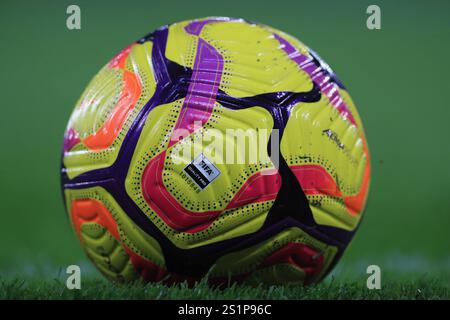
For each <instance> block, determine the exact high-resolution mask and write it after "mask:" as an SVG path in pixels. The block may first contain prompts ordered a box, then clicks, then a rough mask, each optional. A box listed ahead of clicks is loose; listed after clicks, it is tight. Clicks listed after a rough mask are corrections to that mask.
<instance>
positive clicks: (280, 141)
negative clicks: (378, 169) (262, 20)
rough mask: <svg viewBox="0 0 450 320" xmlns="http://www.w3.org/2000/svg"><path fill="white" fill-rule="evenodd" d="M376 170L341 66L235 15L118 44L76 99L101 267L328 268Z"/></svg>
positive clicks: (79, 220)
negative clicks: (120, 47) (342, 78)
mask: <svg viewBox="0 0 450 320" xmlns="http://www.w3.org/2000/svg"><path fill="white" fill-rule="evenodd" d="M242 135H243V138H242ZM369 180H370V161H369V153H368V147H367V143H366V139H365V135H364V131H363V127H362V123H361V120H360V118H359V115H358V113H357V110H356V108H355V105H354V103H353V102H352V100H351V98H350V96H349V94H348V92H347V90H346V89H345V87H344V86H343V85H342V83H341V82H340V81H339V80H338V78H337V77H336V75H335V74H334V73H333V71H332V70H331V69H330V67H329V66H328V65H327V64H326V63H325V62H324V61H323V60H322V59H321V58H320V57H319V56H318V55H317V54H316V53H314V52H313V51H312V50H311V49H309V48H308V47H306V46H305V45H304V44H302V43H301V42H300V41H299V40H297V39H296V38H294V37H292V36H290V35H287V34H286V33H283V32H281V31H279V30H276V29H273V28H270V27H268V26H265V25H261V24H257V23H252V22H247V21H244V20H242V19H230V18H205V19H199V20H191V21H184V22H180V23H175V24H171V25H169V26H164V27H161V28H159V29H158V30H156V31H154V32H152V33H151V34H149V35H147V36H145V37H143V38H141V39H139V40H138V41H137V42H135V43H133V44H131V45H129V46H128V47H126V48H125V49H123V50H122V51H121V52H120V53H119V54H117V55H116V56H115V57H114V58H113V59H112V60H111V61H110V62H109V63H108V64H107V65H106V66H104V67H103V68H102V69H101V70H100V72H99V73H98V74H97V75H96V76H95V77H94V78H93V79H92V80H91V82H90V83H89V85H88V87H87V89H86V90H85V91H84V93H83V94H82V96H81V98H80V99H79V101H78V103H77V105H76V107H75V110H74V111H73V114H72V116H71V118H70V120H69V123H68V126H67V130H66V133H65V136H64V148H63V155H62V169H61V181H62V189H63V194H64V198H65V199H64V200H65V204H66V208H67V212H68V215H69V217H70V220H71V223H72V225H73V228H74V230H75V232H76V234H77V235H78V237H79V239H80V241H81V244H82V246H83V247H84V249H85V251H86V253H87V255H88V257H89V258H90V259H91V260H92V261H93V263H94V264H95V265H96V266H97V268H98V269H99V270H100V271H101V272H102V273H103V274H104V275H105V276H107V277H108V278H110V279H114V280H119V281H130V280H134V279H144V280H145V281H165V282H168V283H174V282H180V281H188V282H189V283H193V282H195V281H197V280H199V279H201V278H202V277H205V276H207V278H208V280H209V281H210V282H211V283H215V284H226V283H231V282H236V281H238V282H241V281H245V282H246V283H260V282H263V283H268V284H284V283H300V284H309V283H313V282H318V281H320V280H321V279H322V278H323V277H324V276H325V275H326V274H327V273H328V272H329V271H330V270H331V269H332V268H333V266H334V265H335V264H336V262H337V261H338V260H339V258H340V257H341V256H342V254H343V252H344V250H345V248H346V247H347V245H348V244H349V242H350V241H351V239H352V237H353V235H354V233H355V231H356V229H357V227H358V225H359V222H360V220H361V214H362V212H363V209H364V206H365V202H366V197H367V192H368V187H369Z"/></svg>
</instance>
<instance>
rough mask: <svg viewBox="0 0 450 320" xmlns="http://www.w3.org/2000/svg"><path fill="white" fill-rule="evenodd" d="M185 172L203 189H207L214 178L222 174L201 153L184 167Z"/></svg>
mask: <svg viewBox="0 0 450 320" xmlns="http://www.w3.org/2000/svg"><path fill="white" fill-rule="evenodd" d="M184 172H186V174H187V175H188V176H189V177H190V178H191V180H192V181H194V182H195V184H196V185H198V186H199V187H200V188H201V189H205V188H206V187H207V186H208V185H209V184H210V183H211V182H212V181H213V180H214V179H216V178H217V177H218V176H219V175H220V170H219V169H217V167H216V166H215V165H214V164H213V163H212V162H211V161H209V160H208V158H206V157H205V155H204V154H203V153H201V154H200V155H199V156H198V157H197V158H195V159H194V161H192V162H191V163H190V164H188V165H187V166H186V167H185V168H184Z"/></svg>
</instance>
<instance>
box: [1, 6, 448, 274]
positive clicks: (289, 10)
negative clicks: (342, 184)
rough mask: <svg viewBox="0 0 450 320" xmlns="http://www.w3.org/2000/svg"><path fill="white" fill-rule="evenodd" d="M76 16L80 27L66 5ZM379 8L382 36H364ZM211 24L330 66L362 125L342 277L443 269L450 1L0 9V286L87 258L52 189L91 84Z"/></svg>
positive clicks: (445, 257)
mask: <svg viewBox="0 0 450 320" xmlns="http://www.w3.org/2000/svg"><path fill="white" fill-rule="evenodd" d="M69 4H77V5H79V6H80V8H81V25H82V29H81V30H73V31H71V30H68V29H67V28H66V18H67V15H66V8H67V6H68V5H69ZM369 4H377V5H379V6H380V7H381V12H382V29H381V30H379V31H370V30H368V29H367V28H366V19H367V17H368V15H367V14H366V8H367V6H368V5H369ZM209 15H217V16H232V17H242V18H246V19H248V20H253V21H258V22H262V23H265V24H268V25H271V26H273V27H276V28H278V29H281V30H284V31H286V32H288V33H290V34H292V35H294V36H296V37H298V38H299V39H301V40H302V41H303V42H304V43H306V44H307V45H309V46H310V47H312V48H313V49H314V50H315V51H317V52H318V53H319V54H320V55H321V56H322V57H323V58H324V59H325V61H327V62H328V63H329V64H330V65H331V66H332V67H333V69H334V70H335V71H336V73H337V74H338V75H339V76H340V78H341V79H342V81H343V82H344V84H345V85H346V86H347V88H348V89H349V91H350V93H351V94H352V96H353V99H354V100H355V102H356V104H357V106H358V108H359V112H360V114H361V116H362V119H363V121H364V124H365V128H366V132H367V136H368V142H369V147H370V150H371V155H372V163H373V179H372V185H371V191H370V197H369V202H368V207H367V210H366V216H365V219H364V221H363V224H362V226H361V228H360V230H359V232H358V234H357V236H356V238H355V240H354V242H353V243H352V245H351V246H350V249H349V250H348V252H347V254H346V255H345V257H344V259H343V261H342V262H341V263H340V264H339V267H338V272H341V273H344V274H355V273H356V274H362V273H365V268H366V267H367V265H368V264H378V265H379V266H380V267H381V268H382V270H383V268H384V269H385V270H386V269H387V270H393V271H396V272H399V271H404V272H405V273H408V272H410V271H412V272H413V273H415V274H423V273H428V274H430V273H431V274H447V275H448V273H449V270H450V230H449V226H450V169H449V167H448V166H449V164H450V146H449V144H450V143H449V137H450V134H449V129H450V127H449V120H450V105H449V103H448V102H447V101H448V96H449V94H450V81H449V74H450V62H449V59H450V41H449V40H450V2H445V1H395V2H394V1H365V0H364V1H319V0H308V1H301V0H296V1H293V0H291V1H282V0H277V1H249V0H239V1H231V0H227V1H220V2H219V1H217V2H215V1H214V2H213V1H196V0H191V1H174V0H172V1H169V0H165V1H155V0H147V1H131V0H127V1H125V0H123V1H75V0H73V1H14V2H13V1H4V0H3V1H1V3H0V40H1V42H0V43H1V50H0V58H1V60H0V61H1V71H0V88H1V89H0V90H1V91H0V92H1V99H0V105H1V107H0V110H1V115H0V128H1V135H0V139H1V144H0V147H1V149H0V155H1V156H0V163H1V165H0V197H1V201H0V212H1V221H0V277H13V276H34V277H36V276H44V277H53V276H56V275H57V273H58V270H59V269H61V268H65V267H66V266H67V265H69V264H74V263H75V264H81V265H83V266H86V268H88V270H92V271H90V272H91V274H92V275H97V273H96V271H93V268H92V267H91V266H90V264H89V263H88V262H87V259H86V258H85V256H84V254H83V252H82V250H81V248H80V245H79V244H78V241H77V239H76V237H75V235H74V233H73V231H72V230H71V227H70V224H69V221H68V219H67V217H66V214H65V212H64V208H63V203H62V198H61V194H60V189H59V161H60V150H61V146H62V141H63V131H64V129H65V126H66V122H67V120H68V118H69V115H70V113H71V110H72V108H73V106H74V104H75V102H76V100H77V99H78V97H79V95H80V94H81V92H82V90H83V89H84V87H85V86H86V84H87V83H88V81H89V80H90V78H91V77H92V76H93V75H94V74H95V73H96V72H97V71H98V70H99V69H100V67H101V66H102V65H103V64H105V63H106V62H107V61H108V60H109V59H110V58H111V57H112V56H113V55H114V54H115V53H117V52H118V51H119V50H120V49H121V48H123V47H125V46H126V45H127V44H129V43H131V42H132V41H134V40H136V39H137V38H139V37H140V36H142V35H144V34H146V33H148V32H150V31H152V30H154V29H155V28H157V27H158V26H160V25H163V24H167V23H170V22H175V21H179V20H185V19H191V18H196V17H203V16H209Z"/></svg>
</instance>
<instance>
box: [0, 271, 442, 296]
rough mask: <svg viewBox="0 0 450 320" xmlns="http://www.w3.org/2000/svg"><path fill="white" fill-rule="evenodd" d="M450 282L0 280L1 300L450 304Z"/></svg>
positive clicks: (424, 280) (429, 279)
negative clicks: (218, 284)
mask: <svg viewBox="0 0 450 320" xmlns="http://www.w3.org/2000/svg"><path fill="white" fill-rule="evenodd" d="M449 298H450V291H449V285H448V282H443V281H441V279H438V278H433V277H421V278H419V279H414V280H392V281H389V282H386V283H385V284H383V285H382V288H381V289H380V290H369V289H367V287H366V283H365V279H360V280H354V281H349V282H341V281H338V280H336V279H333V278H331V279H328V280H327V281H325V282H323V283H321V284H318V285H313V286H308V287H302V286H298V285H287V286H262V285H260V286H258V287H250V286H244V285H236V284H233V285H231V286H230V287H228V288H225V289H217V288H211V287H209V286H208V285H207V283H206V281H205V280H203V281H201V282H199V283H197V284H195V285H194V286H193V287H189V286H188V285H187V284H185V283H182V284H179V285H174V286H166V285H164V284H161V283H154V284H143V283H131V284H115V283H111V282H107V281H106V280H100V279H91V280H87V281H84V282H83V283H82V288H81V289H80V290H68V289H67V288H66V286H65V282H64V281H61V280H58V279H54V280H52V281H42V280H39V281H37V280H29V281H27V280H18V279H14V280H0V299H58V300H59V299H150V300H166V299H181V300H190V299H201V300H214V299H241V300H246V299H270V300H280V299H281V300H286V299H449Z"/></svg>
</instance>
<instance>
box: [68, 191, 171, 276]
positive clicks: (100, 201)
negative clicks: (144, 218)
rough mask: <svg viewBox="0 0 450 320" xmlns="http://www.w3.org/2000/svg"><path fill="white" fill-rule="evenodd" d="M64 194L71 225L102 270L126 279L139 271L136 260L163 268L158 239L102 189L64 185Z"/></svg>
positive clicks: (157, 268)
mask: <svg viewBox="0 0 450 320" xmlns="http://www.w3.org/2000/svg"><path fill="white" fill-rule="evenodd" d="M65 196H66V203H67V208H68V211H69V216H70V219H71V221H72V224H73V226H74V229H75V231H76V233H77V235H78V237H79V238H80V241H81V242H82V244H83V246H84V248H85V250H86V252H87V254H88V256H89V257H90V258H91V260H92V261H93V262H94V264H95V265H96V266H97V267H98V268H99V270H100V271H101V272H102V273H104V274H106V275H107V276H108V277H109V278H113V279H115V280H127V281H128V280H131V279H134V278H136V277H137V275H138V274H139V273H140V272H141V271H142V270H139V269H138V268H137V266H136V265H137V264H139V263H141V264H142V263H143V262H144V263H146V264H147V267H146V268H147V269H148V268H149V266H151V267H152V268H153V269H154V270H159V269H164V268H165V262H164V257H163V255H162V251H161V248H160V246H159V244H158V242H157V241H156V240H155V239H154V238H152V237H151V236H150V235H148V234H146V233H145V232H144V231H143V230H142V229H140V228H139V227H138V226H137V225H136V224H134V222H132V221H131V219H130V218H129V217H128V215H127V214H126V213H125V212H124V211H123V210H122V209H121V208H120V206H119V205H118V204H117V202H116V201H115V200H114V198H113V197H112V196H111V195H110V194H109V193H108V192H107V191H106V190H105V189H103V188H101V187H93V188H87V189H66V190H65ZM146 272H148V270H147V271H146Z"/></svg>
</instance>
